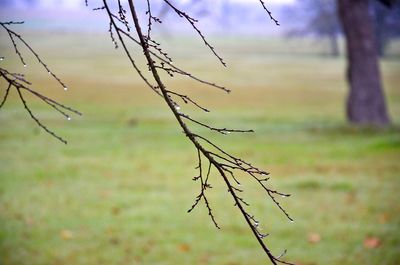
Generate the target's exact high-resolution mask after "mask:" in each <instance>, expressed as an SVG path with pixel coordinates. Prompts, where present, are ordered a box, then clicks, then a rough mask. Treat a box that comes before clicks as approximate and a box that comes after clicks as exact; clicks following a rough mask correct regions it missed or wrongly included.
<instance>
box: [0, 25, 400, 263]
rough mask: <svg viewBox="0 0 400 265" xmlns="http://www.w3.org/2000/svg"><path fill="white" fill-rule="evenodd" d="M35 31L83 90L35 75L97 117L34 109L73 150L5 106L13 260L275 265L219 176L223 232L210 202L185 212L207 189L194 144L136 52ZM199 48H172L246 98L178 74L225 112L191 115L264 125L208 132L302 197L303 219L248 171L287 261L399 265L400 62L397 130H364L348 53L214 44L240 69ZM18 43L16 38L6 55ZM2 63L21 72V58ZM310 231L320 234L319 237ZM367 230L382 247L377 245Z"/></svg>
mask: <svg viewBox="0 0 400 265" xmlns="http://www.w3.org/2000/svg"><path fill="white" fill-rule="evenodd" d="M26 36H27V39H28V40H29V41H31V43H32V45H33V46H34V47H37V50H38V52H39V53H40V54H43V56H44V57H45V59H46V61H47V62H48V63H49V65H51V66H52V67H53V69H54V71H56V72H57V73H59V75H60V77H62V79H63V80H64V81H65V82H66V83H67V84H68V86H69V87H70V90H69V91H68V92H67V93H64V92H63V91H62V89H61V88H59V87H57V85H56V83H55V82H53V81H52V80H51V79H49V77H48V75H47V73H45V72H43V71H41V70H40V68H39V67H38V66H37V65H35V64H34V60H33V58H29V59H28V65H29V66H28V69H27V70H28V74H29V78H30V79H31V80H32V81H34V84H35V86H36V87H37V88H38V90H40V91H42V92H43V93H45V94H48V95H51V96H52V97H54V98H55V99H57V100H60V101H61V102H63V103H65V104H67V105H70V106H73V107H76V108H77V109H79V110H81V111H82V112H83V113H84V116H83V117H73V120H72V121H70V122H68V121H66V120H64V119H63V118H62V117H60V116H59V115H57V113H55V112H53V111H51V110H49V109H47V108H46V107H44V106H42V105H41V104H40V103H39V102H37V101H35V100H33V99H31V100H29V103H30V104H31V106H32V109H34V111H35V113H36V114H37V115H38V116H39V117H40V118H41V120H42V121H43V122H44V123H46V124H47V125H48V126H49V128H52V129H54V130H55V131H56V132H57V133H58V134H60V135H61V136H63V137H64V138H66V139H67V140H68V141H69V144H68V145H67V146H64V145H63V144H61V143H59V142H57V141H56V140H55V139H53V138H52V137H51V136H49V135H47V134H45V133H44V132H43V131H42V130H40V129H39V128H38V127H37V126H36V125H35V124H34V123H33V121H32V120H30V119H29V117H28V116H27V113H26V112H25V111H24V109H23V107H22V106H21V104H20V102H18V100H17V98H16V95H15V92H14V93H12V95H11V96H12V97H11V100H10V101H9V102H7V104H6V105H5V106H4V108H3V109H2V110H1V111H0V125H1V126H0V150H1V152H0V177H1V178H0V179H1V181H0V264H4V265H23V264H29V265H30V264H43V265H53V264H57V265H63V264H74V265H80V264H82V265H99V264H105V265H110V264H121V265H122V264H123V265H125V264H151V265H158V264H218V265H228V264H229V265H234V264H246V265H252V264H266V256H265V255H264V254H263V252H262V250H261V249H260V248H259V247H258V245H257V243H256V241H255V239H254V238H253V237H252V236H251V234H250V231H249V229H248V228H247V227H246V225H245V224H244V221H243V220H242V218H241V217H240V216H239V214H238V212H237V210H236V209H235V208H234V207H233V202H232V200H231V198H230V197H229V194H228V193H227V192H226V188H225V187H224V186H223V183H222V182H221V179H220V178H219V176H218V175H216V174H215V175H213V176H212V183H213V184H214V186H215V188H214V189H213V190H212V191H211V192H210V194H209V199H210V201H211V203H212V206H213V209H214V212H215V215H216V218H217V220H218V222H219V223H220V225H221V226H222V230H221V231H218V230H216V229H215V228H214V227H213V225H212V223H211V221H210V220H209V218H208V215H207V211H206V209H205V208H204V207H203V205H200V207H198V208H197V209H196V210H195V211H194V212H193V213H192V214H187V213H186V210H187V209H188V208H189V207H190V206H191V204H192V203H193V201H194V198H195V196H196V195H197V193H198V186H197V185H196V183H194V182H193V181H191V179H192V177H194V176H195V174H196V173H197V172H196V170H195V169H194V167H195V166H196V153H195V150H194V148H193V147H192V146H191V145H190V143H189V142H188V141H187V140H186V139H185V137H183V136H182V134H181V133H180V131H181V130H180V129H179V128H178V126H177V124H176V121H175V120H174V119H173V118H172V115H171V114H170V113H169V112H168V110H167V108H166V106H165V104H163V103H162V102H161V101H160V99H159V98H158V97H157V96H155V95H153V94H152V93H151V92H150V91H149V89H147V88H146V87H144V86H143V84H142V83H141V82H140V80H138V79H137V76H136V75H135V73H134V72H133V71H132V70H131V69H130V68H129V64H128V62H127V60H126V59H125V58H124V56H123V55H122V51H120V50H117V51H113V50H112V49H111V48H112V45H111V43H110V41H109V40H108V39H106V38H105V37H104V36H98V35H86V36H80V39H78V38H76V37H73V36H74V35H70V34H56V33H53V34H52V35H49V34H47V33H40V34H38V35H36V36H34V35H33V34H29V33H27V34H26ZM194 43H195V42H193V41H190V40H183V41H182V40H181V39H179V40H178V39H172V40H169V44H168V45H166V46H167V47H168V48H169V49H172V50H171V53H172V54H174V55H176V57H177V60H176V63H177V64H180V65H184V66H185V67H187V68H188V69H189V70H193V71H194V72H195V73H197V74H198V75H199V76H204V77H206V78H208V79H211V80H214V81H219V83H222V84H226V85H228V86H230V87H232V88H233V90H234V92H233V93H232V94H231V95H225V94H223V93H221V92H220V91H214V90H213V89H210V88H207V87H202V86H199V85H198V84H195V83H192V82H189V81H188V80H186V79H184V78H177V79H175V81H174V80H168V83H169V84H170V85H171V86H173V87H177V88H178V89H179V90H181V91H187V93H189V94H191V95H193V97H194V98H197V99H198V100H199V102H201V103H203V105H207V106H209V107H210V108H211V109H212V112H211V114H207V115H206V114H201V113H198V112H197V111H194V110H193V109H191V108H189V107H187V106H186V105H183V106H182V107H183V109H184V110H188V111H189V112H190V113H192V115H196V116H197V117H199V118H200V119H202V120H204V121H209V122H211V123H212V124H215V125H217V124H219V125H221V126H227V127H228V126H229V127H241V128H253V129H255V130H256V133H254V134H251V135H230V136H227V137H221V136H218V135H215V134H212V133H209V132H206V131H204V130H201V129H200V131H201V132H202V133H204V134H205V135H207V136H209V137H210V138H212V139H214V140H215V141H217V142H219V143H221V145H222V146H224V147H225V148H226V149H227V150H229V151H231V152H232V153H235V154H237V155H238V156H241V157H243V158H245V159H247V160H248V161H251V162H254V163H255V164H257V165H259V166H260V167H262V168H265V169H267V170H268V171H270V172H271V174H272V181H271V184H272V185H273V186H274V187H276V188H278V189H280V190H282V191H284V192H289V193H291V194H293V197H290V198H289V199H283V200H282V202H283V204H284V206H285V208H286V209H287V210H288V212H290V214H291V215H292V217H293V218H294V219H295V222H294V223H290V222H288V221H287V220H285V218H284V216H283V215H282V214H281V213H280V212H279V211H278V210H277V209H276V207H274V206H273V205H272V204H271V202H270V201H269V200H268V199H267V198H266V197H265V196H264V194H263V192H262V191H261V190H259V189H258V188H257V187H256V186H255V185H254V183H252V182H251V181H250V180H248V179H245V178H243V177H241V179H242V182H243V184H244V186H245V187H246V188H247V189H248V193H247V195H246V198H247V200H248V201H249V202H250V203H251V209H252V211H253V212H254V213H256V214H257V215H258V217H259V219H260V220H262V226H263V227H264V229H265V231H268V232H269V233H271V235H270V236H269V237H268V238H267V243H268V245H269V246H270V247H271V248H272V249H273V251H274V252H275V253H279V252H281V251H283V250H284V249H285V248H287V249H288V255H287V259H288V260H290V261H293V262H296V263H299V264H303V265H305V264H308V265H311V264H340V265H353V264H366V265H368V264H370V265H375V264H379V265H382V264H386V265H397V264H399V263H400V233H399V225H400V206H399V205H400V197H399V195H398V191H399V189H400V179H399V177H400V176H399V172H400V163H399V161H400V131H399V129H398V124H399V123H400V115H399V114H400V91H399V90H398V85H399V83H400V61H398V60H396V59H387V60H384V61H383V62H382V69H383V76H384V82H385V87H386V92H387V99H388V104H389V109H390V112H391V116H392V119H393V121H394V126H393V128H390V129H385V130H377V129H361V128H353V127H349V126H347V125H346V122H345V119H344V114H343V105H344V99H345V96H346V84H345V82H344V80H343V72H344V60H343V58H338V59H333V58H329V57H325V56H320V55H319V54H318V53H316V52H314V53H311V52H310V51H309V50H308V51H307V52H304V53H301V52H293V53H286V54H285V53H283V52H282V51H284V50H285V49H284V48H285V47H289V46H290V45H291V47H292V48H293V43H291V44H288V43H285V41H282V40H276V39H274V40H271V41H269V40H268V39H261V40H257V41H256V40H246V41H243V42H239V43H237V42H229V41H222V40H216V46H217V48H219V50H220V51H221V54H222V55H223V56H224V57H225V58H226V60H227V62H228V65H229V68H228V69H223V68H222V67H220V66H218V65H216V60H215V59H214V58H213V57H212V56H210V55H208V54H207V51H206V50H205V49H204V47H202V46H199V45H198V44H197V45H196V44H194ZM6 44H7V39H6V38H3V36H2V38H1V41H0V48H1V50H2V52H3V51H4V54H5V55H6V56H8V55H9V54H12V50H9V49H6V48H5V47H6ZM269 44H270V45H269ZM285 45H287V46H285ZM395 48H397V49H398V47H395ZM60 51H62V52H60ZM139 54H140V53H138V55H139ZM139 61H140V62H141V61H142V60H139ZM3 63H4V64H5V63H7V64H8V66H10V67H13V68H14V69H15V70H16V71H18V70H22V67H20V66H18V61H17V60H16V58H15V57H14V58H13V61H9V60H7V61H6V62H3ZM1 85H2V87H4V84H1ZM310 233H318V234H320V236H321V241H320V242H318V243H316V244H312V243H310V242H308V235H309V234H310ZM367 237H377V238H379V239H380V240H381V245H380V246H379V247H378V248H374V249H367V248H365V247H364V245H363V242H364V240H365V239H366V238H367Z"/></svg>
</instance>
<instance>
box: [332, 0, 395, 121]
mask: <svg viewBox="0 0 400 265" xmlns="http://www.w3.org/2000/svg"><path fill="white" fill-rule="evenodd" d="M338 12H339V18H340V21H341V23H342V27H343V31H344V34H345V37H346V46H347V61H348V70H347V71H348V72H347V78H348V82H349V86H350V92H349V95H348V98H347V119H348V120H349V121H350V122H351V123H353V124H360V125H378V126H386V125H388V124H389V123H390V120H389V116H388V113H387V110H386V103H385V97H384V93H383V88H382V82H381V76H380V70H379V63H378V54H377V49H376V39H375V35H374V28H373V24H372V17H371V14H370V10H369V1H368V0H338Z"/></svg>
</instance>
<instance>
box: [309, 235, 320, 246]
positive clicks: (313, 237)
mask: <svg viewBox="0 0 400 265" xmlns="http://www.w3.org/2000/svg"><path fill="white" fill-rule="evenodd" d="M319 241H321V235H320V234H318V233H310V234H308V242H310V243H312V244H316V243H318V242H319Z"/></svg>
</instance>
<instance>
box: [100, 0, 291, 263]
mask: <svg viewBox="0 0 400 265" xmlns="http://www.w3.org/2000/svg"><path fill="white" fill-rule="evenodd" d="M102 2H103V5H102V6H100V7H97V8H94V9H93V10H99V11H104V12H105V13H106V15H107V17H108V18H109V34H110V38H111V40H112V42H113V44H114V46H115V48H118V47H122V49H123V51H124V53H125V55H126V56H127V57H128V59H129V61H130V62H131V64H132V66H133V68H134V69H135V71H136V72H137V73H138V74H139V76H140V77H141V78H142V79H143V81H144V82H145V83H146V84H147V85H148V86H149V87H150V88H151V89H152V90H153V91H154V92H155V93H157V94H158V95H159V96H161V97H162V98H163V99H164V101H165V102H166V104H167V105H168V107H169V108H170V110H171V112H172V113H173V115H174V116H175V118H176V120H177V121H178V123H179V125H180V127H181V128H182V130H183V133H184V135H185V136H186V137H187V138H188V139H189V140H190V142H191V143H192V144H193V145H194V147H195V149H196V152H197V159H198V165H197V167H196V169H198V171H199V173H198V175H197V176H196V177H194V178H193V180H194V181H196V182H198V183H199V184H200V193H199V194H198V195H197V196H196V198H195V202H194V203H193V205H192V206H191V207H190V209H189V210H188V212H191V211H193V210H194V209H195V207H196V206H197V205H198V204H199V203H200V201H204V204H205V207H206V209H207V211H208V214H209V216H210V218H211V220H212V222H213V223H214V225H215V226H216V227H217V228H218V229H219V228H220V226H219V224H218V223H217V220H216V217H215V215H214V212H213V210H212V207H211V203H210V201H209V200H208V198H207V192H208V191H209V190H210V189H212V186H211V184H210V177H211V171H212V170H213V169H214V170H216V173H217V174H218V175H220V176H221V177H222V180H223V181H224V182H225V184H226V186H227V189H228V192H229V193H230V194H231V196H232V198H233V201H234V206H235V207H236V208H238V209H239V211H240V213H241V214H242V216H243V218H244V219H245V221H246V223H247V224H248V226H249V228H250V230H251V231H252V233H253V234H254V236H255V238H256V239H257V241H258V243H259V244H260V246H261V247H262V249H263V250H264V252H265V253H266V255H267V257H268V259H269V260H270V261H271V263H272V264H291V263H289V262H286V261H284V260H282V256H283V255H284V254H285V253H286V250H285V251H284V252H283V254H282V255H279V256H275V255H273V254H272V252H271V251H270V249H269V248H268V247H267V245H266V243H265V241H264V239H265V238H266V237H267V236H268V234H264V233H262V232H261V229H260V223H259V221H258V219H256V217H255V216H254V215H252V214H250V212H249V203H247V202H246V200H245V199H244V196H243V195H242V194H243V193H244V190H243V189H242V188H241V183H240V182H239V180H238V178H237V177H236V175H237V174H238V173H240V172H241V173H244V174H247V175H248V176H249V177H250V178H251V179H253V180H254V181H255V182H256V183H257V184H259V185H260V186H261V187H262V189H263V190H264V191H265V194H266V196H267V197H268V198H270V199H271V200H272V202H273V203H274V204H275V205H276V206H277V207H278V208H279V209H280V210H281V211H282V213H283V214H284V215H285V216H286V217H287V218H288V219H289V220H290V221H291V222H293V219H292V218H291V217H290V216H289V214H288V213H287V212H286V210H285V209H284V208H283V207H282V206H281V204H280V202H279V200H278V197H289V196H290V195H289V194H285V193H281V192H279V191H277V190H274V189H271V188H270V187H268V185H267V182H268V180H269V178H268V177H267V176H268V173H267V172H265V171H263V170H261V169H259V168H257V167H255V166H253V165H252V164H250V163H248V162H246V161H244V160H242V159H240V158H237V157H235V156H233V155H231V154H229V153H228V152H227V151H225V150H224V149H222V148H221V147H219V146H218V145H216V144H215V143H213V142H212V141H210V140H208V139H207V138H205V137H204V136H201V135H199V134H196V133H194V132H193V131H192V130H191V129H190V128H189V126H188V124H187V122H190V123H193V124H194V125H197V126H200V127H203V128H206V129H208V130H211V131H214V132H217V133H220V134H224V135H226V134H230V133H251V132H253V130H237V129H227V128H217V127H214V126H211V125H209V124H206V123H204V122H201V121H199V120H197V119H195V118H192V117H190V116H189V115H187V114H185V113H183V112H181V107H180V106H179V104H178V103H177V102H176V100H181V101H183V102H184V103H186V104H191V105H193V106H194V107H196V108H198V109H200V110H201V111H204V112H209V110H208V109H207V108H205V107H203V106H202V105H201V104H199V103H198V102H197V101H195V100H194V99H192V98H191V97H190V96H189V95H185V94H181V93H178V92H175V91H172V90H170V89H168V88H167V87H166V85H165V83H164V82H163V81H162V79H161V75H160V73H161V72H164V73H166V74H167V75H168V76H170V77H174V76H175V75H181V76H185V77H188V78H190V79H193V80H195V81H197V82H200V83H202V84H204V85H207V86H211V87H213V88H216V89H218V90H221V91H223V92H226V93H229V92H230V89H228V88H225V87H223V86H220V85H217V84H215V83H212V82H208V81H206V80H203V79H201V78H198V77H196V76H194V75H192V74H191V73H189V72H187V71H185V70H183V69H181V68H179V67H177V66H175V65H174V64H173V61H172V59H171V57H169V55H168V54H167V53H166V52H165V51H163V49H162V48H161V44H160V43H159V42H157V41H155V40H154V39H153V37H152V34H151V32H152V29H153V26H154V24H160V23H162V20H161V19H160V18H159V17H156V16H154V12H152V5H151V1H150V0H146V4H147V7H146V10H145V15H146V16H147V23H146V24H147V28H146V30H145V31H142V28H141V25H140V22H139V18H138V14H137V11H136V6H135V4H134V3H133V0H128V4H129V8H127V9H125V8H124V6H123V5H122V4H121V2H120V1H118V7H117V10H113V9H112V8H111V6H110V5H109V1H107V0H102ZM163 2H164V3H165V4H166V6H167V7H169V8H170V10H172V11H173V12H174V13H176V14H177V15H178V16H179V17H182V18H184V19H185V20H186V21H187V22H188V23H189V24H190V25H191V26H192V28H193V29H194V30H195V32H196V33H197V34H198V35H199V36H200V38H201V39H202V40H203V42H204V44H205V45H206V46H207V47H208V48H209V49H210V50H211V52H212V53H213V54H214V55H215V56H216V57H217V59H218V60H219V61H220V62H221V63H222V64H223V65H224V66H225V65H226V64H225V62H224V61H223V59H222V57H220V56H219V55H218V54H217V53H216V51H215V49H214V47H213V46H212V45H211V44H210V43H209V42H208V41H207V39H206V37H205V36H204V34H203V33H202V32H201V31H200V29H199V28H198V27H197V22H198V21H197V20H196V19H194V18H192V17H191V16H190V15H188V14H187V13H185V12H183V11H182V10H180V9H179V8H177V7H176V6H175V5H174V4H173V3H172V2H171V1H169V0H163ZM260 3H261V4H262V6H263V8H264V9H265V11H266V12H267V13H268V15H269V16H270V18H271V20H272V21H273V22H274V23H275V24H277V25H279V23H278V21H277V20H276V19H275V18H274V17H273V16H272V14H271V12H270V11H269V10H268V9H267V7H266V5H265V3H264V1H262V0H260ZM125 10H130V13H131V15H132V19H133V24H132V28H134V31H136V33H137V37H136V38H135V37H133V36H132V35H131V26H130V23H128V21H127V17H126V11H125ZM115 36H116V37H115ZM128 41H129V42H132V43H134V44H136V45H138V46H140V47H141V49H142V51H143V54H144V56H145V58H146V61H147V69H148V71H149V72H150V76H151V79H150V78H148V77H146V76H145V74H144V72H143V71H142V70H140V69H139V67H138V65H137V64H136V62H135V61H134V59H133V57H132V55H131V52H130V50H129V49H128V45H127V42H128Z"/></svg>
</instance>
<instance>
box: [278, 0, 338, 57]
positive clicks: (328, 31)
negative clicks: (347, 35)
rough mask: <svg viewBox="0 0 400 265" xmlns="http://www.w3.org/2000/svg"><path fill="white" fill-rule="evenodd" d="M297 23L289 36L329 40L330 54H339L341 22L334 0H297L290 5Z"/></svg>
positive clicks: (291, 12)
mask: <svg viewBox="0 0 400 265" xmlns="http://www.w3.org/2000/svg"><path fill="white" fill-rule="evenodd" d="M285 12H289V13H290V14H291V15H292V16H293V19H294V20H296V24H295V25H294V26H293V28H292V29H291V30H290V31H289V33H288V34H289V36H307V35H309V36H314V37H317V38H326V39H328V40H329V50H330V51H329V54H330V55H331V56H335V57H336V56H338V55H339V33H340V24H339V20H338V17H337V12H336V2H335V1H334V0H314V1H313V0H304V1H297V2H296V4H295V5H294V6H290V7H288V8H287V9H286V10H285Z"/></svg>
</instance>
